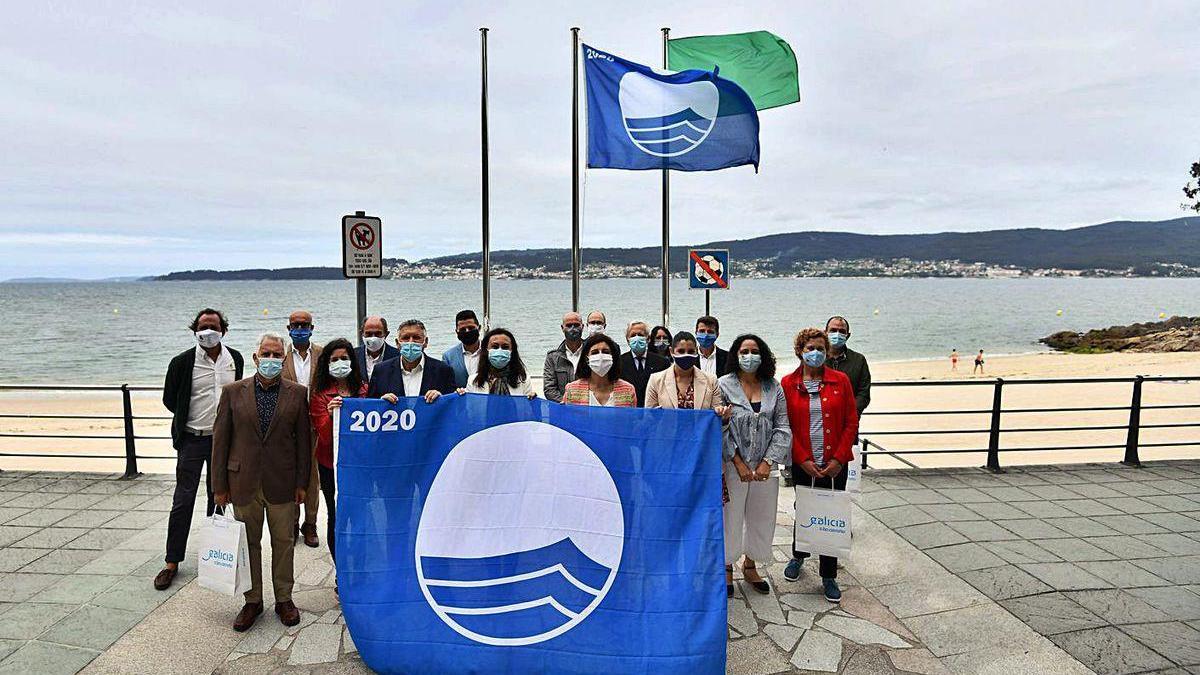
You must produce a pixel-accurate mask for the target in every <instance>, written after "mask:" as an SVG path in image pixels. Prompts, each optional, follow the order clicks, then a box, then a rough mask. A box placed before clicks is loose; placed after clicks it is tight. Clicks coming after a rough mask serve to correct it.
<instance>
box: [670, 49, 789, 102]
mask: <svg viewBox="0 0 1200 675" xmlns="http://www.w3.org/2000/svg"><path fill="white" fill-rule="evenodd" d="M713 66H717V67H718V68H720V69H721V70H720V72H721V77H723V78H726V79H729V80H733V81H734V82H736V83H737V84H738V86H740V87H741V88H742V89H744V90H746V93H747V94H749V95H750V99H751V100H752V101H754V107H755V108H757V109H759V110H766V109H767V108H775V107H778V106H781V105H787V104H789V103H797V102H799V101H800V77H799V73H798V72H797V67H796V53H795V52H793V51H792V48H791V46H789V45H788V43H787V42H785V41H784V40H782V39H781V38H779V37H778V36H776V35H774V34H773V33H769V32H767V31H765V30H760V31H755V32H753V33H733V34H730V35H700V36H696V37H686V38H679V39H677V40H671V41H670V42H668V43H667V68H669V69H671V70H674V71H681V70H690V69H696V70H708V71H711V70H712V69H713Z"/></svg>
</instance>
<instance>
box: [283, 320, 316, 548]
mask: <svg viewBox="0 0 1200 675" xmlns="http://www.w3.org/2000/svg"><path fill="white" fill-rule="evenodd" d="M315 327H316V326H315V325H314V324H313V318H312V313H311V312H307V311H305V310H302V309H299V310H296V311H294V312H292V313H291V314H290V315H289V316H288V325H287V328H288V337H290V338H291V339H292V344H291V346H290V348H289V349H288V353H287V356H285V357H284V359H283V379H285V380H287V381H289V382H295V383H297V384H302V385H304V388H305V390H306V391H311V390H312V387H313V384H315V383H316V381H317V371H316V368H314V367H313V366H314V364H316V363H317V361H319V360H320V358H321V345H319V344H315V343H313V342H312V334H313V328H315ZM313 451H314V452H316V444H315V443H314V445H313ZM314 457H315V455H314ZM320 504H321V479H320V477H319V476H318V475H317V462H316V461H315V460H314V461H313V463H312V479H311V480H310V481H309V483H308V489H307V490H306V491H305V496H304V524H303V525H298V526H297V528H298V529H297V532H298V533H299V534H301V535H303V536H304V545H305V546H308V547H310V548H316V547H318V546H320V545H321V541H320V539H318V538H317V510H318V509H319V508H320Z"/></svg>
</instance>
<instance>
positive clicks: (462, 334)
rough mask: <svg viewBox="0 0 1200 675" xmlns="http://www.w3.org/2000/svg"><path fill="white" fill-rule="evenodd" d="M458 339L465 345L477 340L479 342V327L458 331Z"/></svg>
mask: <svg viewBox="0 0 1200 675" xmlns="http://www.w3.org/2000/svg"><path fill="white" fill-rule="evenodd" d="M458 341H459V342H461V343H463V344H464V345H473V344H475V343H476V342H479V329H478V328H466V329H464V330H460V331H458Z"/></svg>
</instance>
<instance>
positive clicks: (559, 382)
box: [542, 312, 583, 402]
mask: <svg viewBox="0 0 1200 675" xmlns="http://www.w3.org/2000/svg"><path fill="white" fill-rule="evenodd" d="M562 333H563V341H562V342H561V343H559V345H558V346H557V347H555V348H554V349H551V350H550V351H549V352H547V353H546V363H545V365H544V366H543V367H542V392H543V393H544V394H545V395H546V398H547V399H549V400H551V401H556V402H557V401H562V397H563V390H565V389H566V388H567V383H568V382H570V381H572V380H574V379H575V369H576V368H578V367H579V354H580V350H581V349H582V348H583V317H582V316H580V315H579V312H567V313H566V314H563V318H562Z"/></svg>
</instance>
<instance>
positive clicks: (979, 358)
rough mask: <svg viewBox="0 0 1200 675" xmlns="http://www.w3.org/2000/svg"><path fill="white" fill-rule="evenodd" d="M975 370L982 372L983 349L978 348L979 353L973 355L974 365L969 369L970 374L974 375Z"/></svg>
mask: <svg viewBox="0 0 1200 675" xmlns="http://www.w3.org/2000/svg"><path fill="white" fill-rule="evenodd" d="M976 372H978V373H979V374H980V375H982V374H983V350H982V349H980V350H979V353H978V354H976V355H975V367H974V368H972V369H971V374H972V375H974V374H975V373H976Z"/></svg>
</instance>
